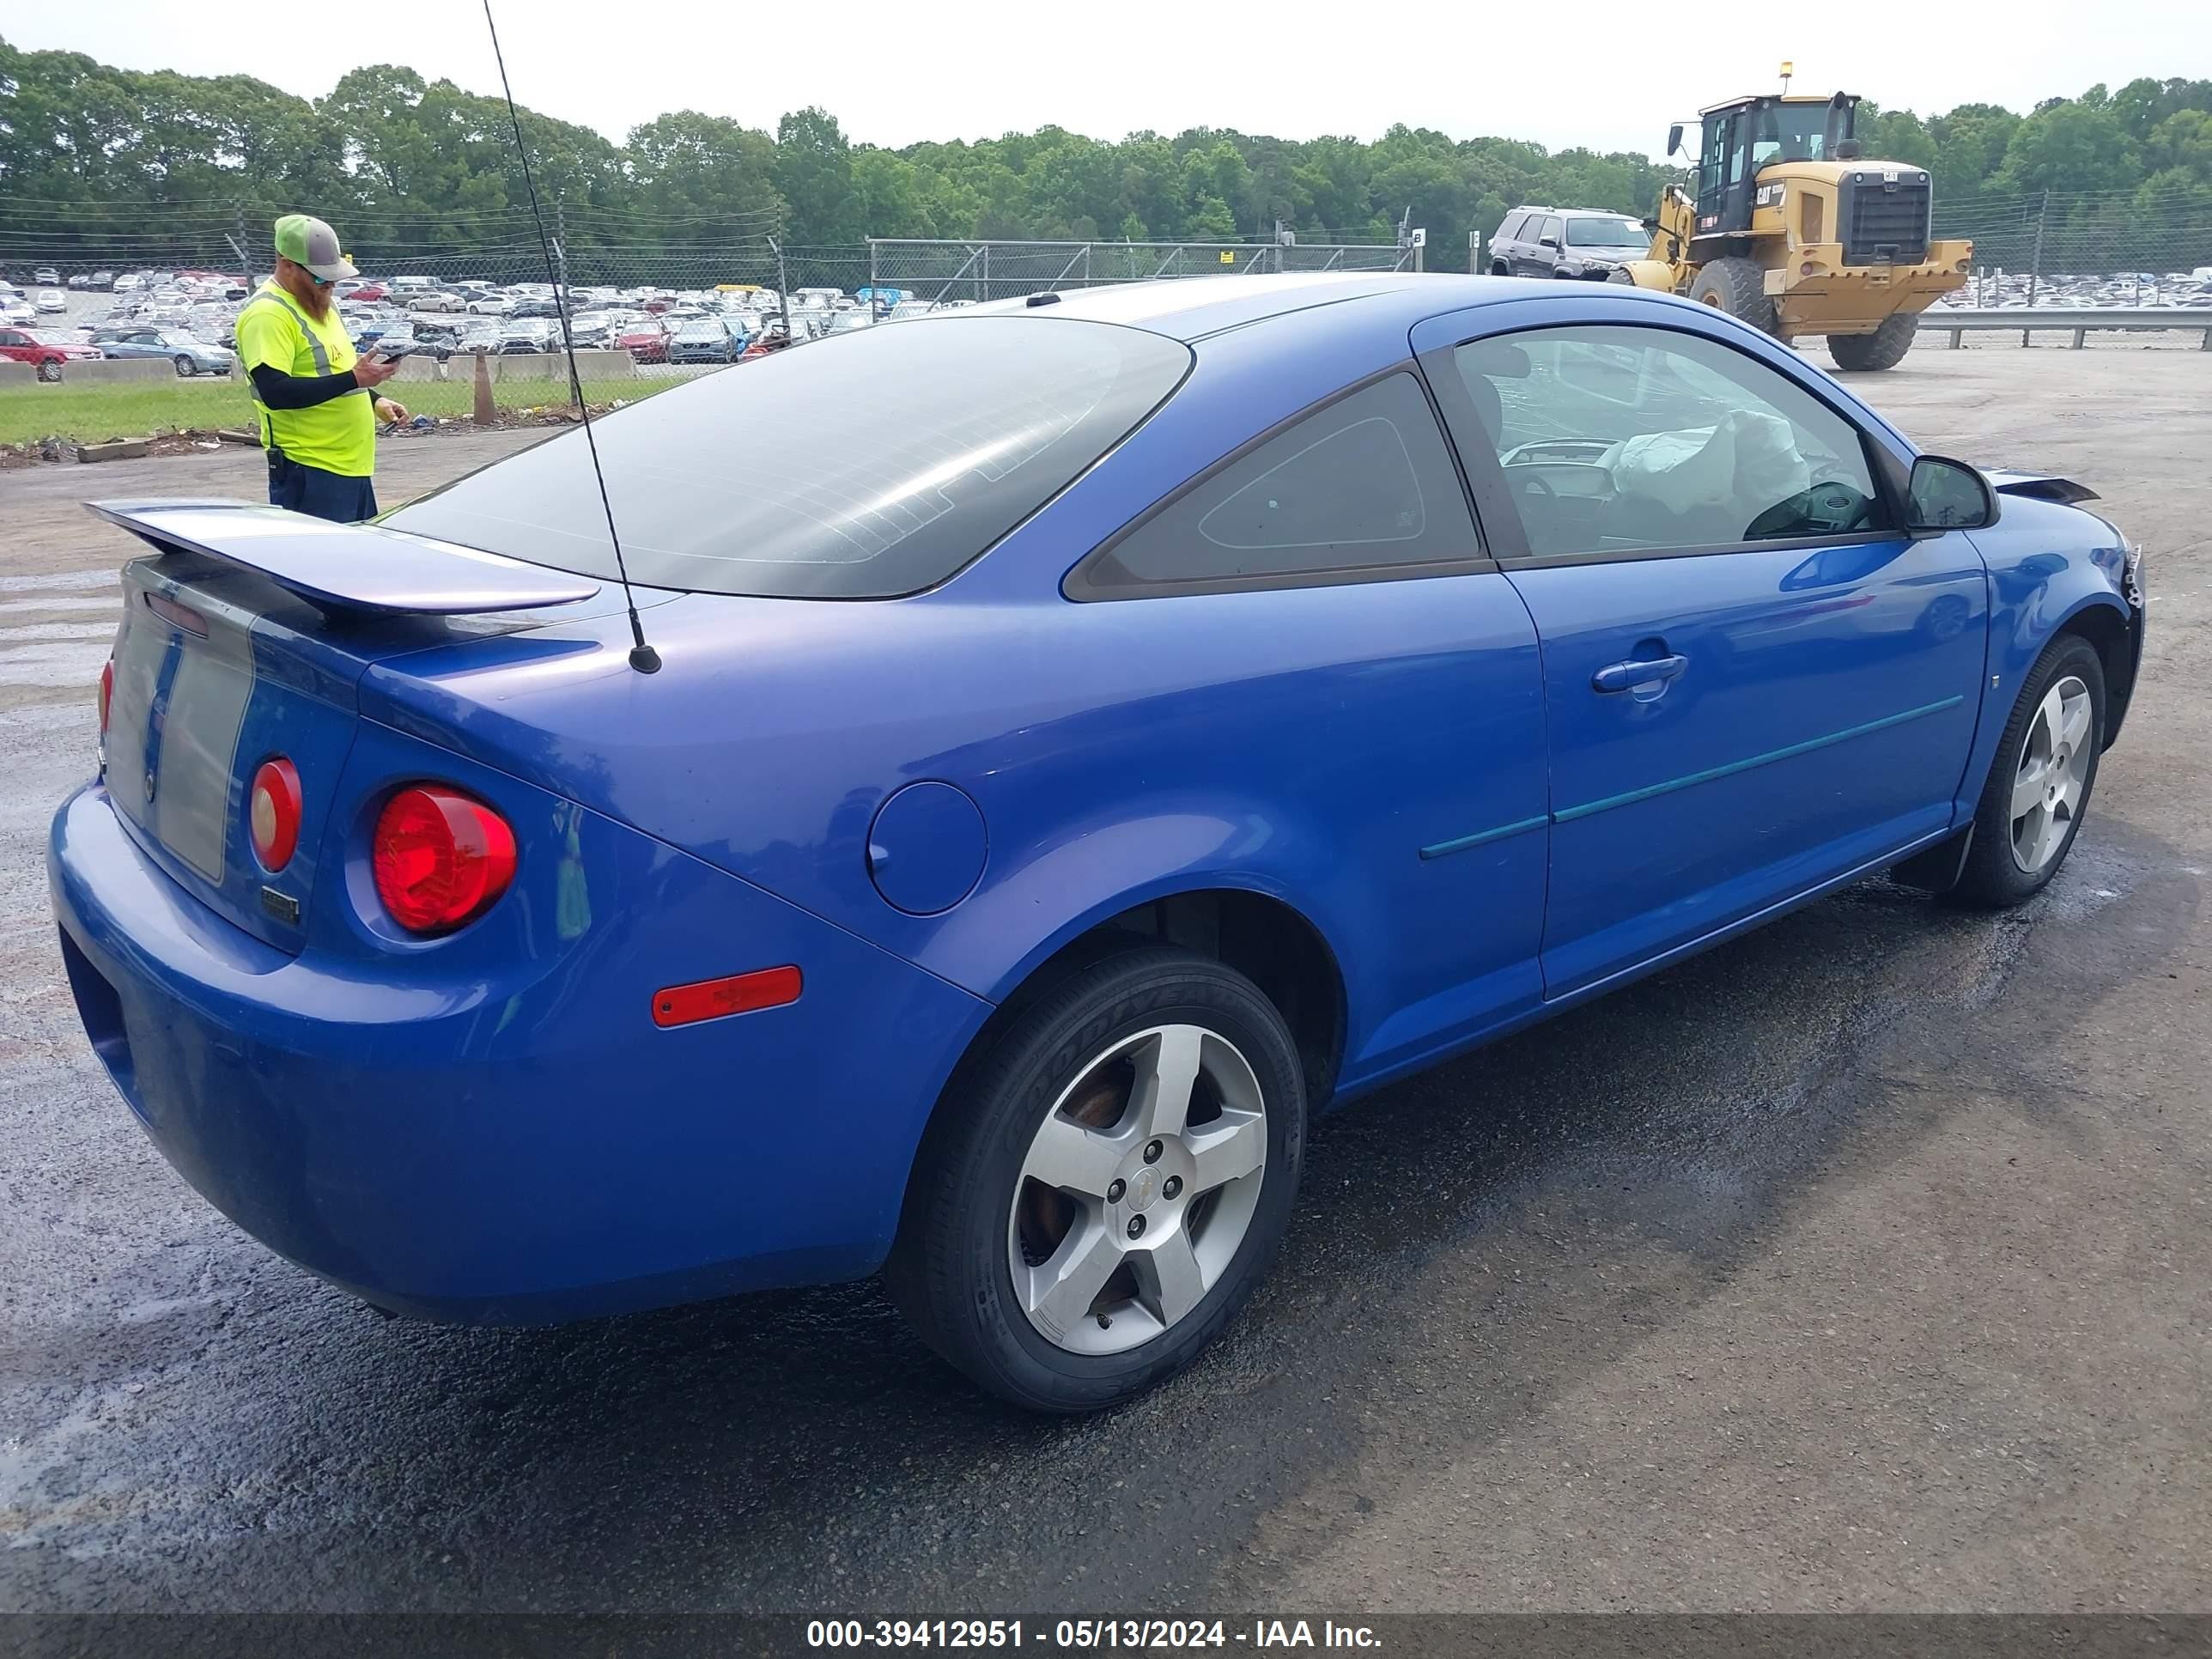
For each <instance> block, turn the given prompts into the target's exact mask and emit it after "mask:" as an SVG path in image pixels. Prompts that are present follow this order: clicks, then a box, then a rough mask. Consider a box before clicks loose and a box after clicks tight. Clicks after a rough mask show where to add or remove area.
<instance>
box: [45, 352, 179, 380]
mask: <svg viewBox="0 0 2212 1659" xmlns="http://www.w3.org/2000/svg"><path fill="white" fill-rule="evenodd" d="M178 378H179V377H178V374H177V367H176V365H175V364H174V363H173V362H170V361H169V360H168V359H167V357H102V358H100V359H99V360H98V361H97V362H82V363H64V364H63V365H62V380H63V381H64V383H65V384H67V385H70V386H88V385H97V386H107V385H109V384H112V382H114V381H117V380H176V379H178Z"/></svg>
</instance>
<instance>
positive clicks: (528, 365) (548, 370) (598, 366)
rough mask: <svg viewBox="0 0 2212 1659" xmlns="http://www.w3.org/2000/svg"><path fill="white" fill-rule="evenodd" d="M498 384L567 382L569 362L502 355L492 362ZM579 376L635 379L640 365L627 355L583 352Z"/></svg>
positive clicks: (536, 354) (538, 355)
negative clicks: (533, 381)
mask: <svg viewBox="0 0 2212 1659" xmlns="http://www.w3.org/2000/svg"><path fill="white" fill-rule="evenodd" d="M491 361H492V379H494V380H567V379H568V358H567V357H566V356H562V354H561V353H560V352H557V351H527V352H525V351H518V352H512V353H509V352H501V354H500V355H499V356H496V357H494V358H493V359H492V360H491ZM576 373H577V374H579V375H580V376H582V377H583V379H584V380H587V381H589V380H631V379H634V378H635V376H636V374H637V362H636V361H635V359H634V358H632V357H631V356H630V355H629V353H628V352H627V351H580V352H578V353H577V354H576Z"/></svg>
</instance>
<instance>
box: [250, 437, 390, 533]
mask: <svg viewBox="0 0 2212 1659" xmlns="http://www.w3.org/2000/svg"><path fill="white" fill-rule="evenodd" d="M269 504H270V506H271V507H290V508H291V509H292V511H294V512H295V513H309V514H311V515H313V517H315V518H318V519H329V520H333V521H334V522H336V523H338V524H359V523H360V522H361V521H362V520H363V519H373V518H374V517H375V516H376V490H375V489H374V486H373V485H372V484H371V483H369V481H368V479H367V478H349V477H346V476H345V475H344V474H343V473H340V472H325V471H323V469H322V468H320V467H319V466H302V465H300V463H299V462H297V461H295V460H294V459H292V458H291V457H290V456H289V455H283V454H278V453H275V452H273V451H272V452H271V453H270V457H269Z"/></svg>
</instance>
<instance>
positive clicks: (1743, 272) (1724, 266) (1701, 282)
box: [1690, 258, 1779, 334]
mask: <svg viewBox="0 0 2212 1659" xmlns="http://www.w3.org/2000/svg"><path fill="white" fill-rule="evenodd" d="M1690 297H1691V298H1692V300H1695V301H1697V302H1698V303H1699V305H1704V306H1711V307H1713V309H1714V310H1716V311H1725V312H1726V313H1728V314H1729V316H1731V317H1733V318H1735V319H1736V320H1737V321H1738V322H1740V323H1749V324H1750V325H1752V326H1753V328H1755V329H1757V330H1758V331H1759V332H1760V333H1762V334H1771V333H1773V332H1774V331H1775V329H1776V326H1777V325H1778V321H1779V319H1778V318H1777V316H1776V315H1775V310H1774V301H1772V300H1771V299H1769V298H1768V297H1767V293H1766V271H1765V267H1764V266H1762V265H1760V264H1759V262H1758V261H1757V260H1755V259H1743V258H1727V259H1715V260H1713V261H1712V262H1711V264H1705V265H1701V266H1699V270H1698V274H1697V275H1696V276H1694V277H1692V279H1691V281H1690Z"/></svg>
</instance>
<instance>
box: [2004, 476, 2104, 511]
mask: <svg viewBox="0 0 2212 1659" xmlns="http://www.w3.org/2000/svg"><path fill="white" fill-rule="evenodd" d="M1982 476H1983V477H1985V478H1987V479H1988V480H1989V481H1990V489H1994V490H1996V492H1997V494H1998V495H2024V496H2027V497H2030V498H2032V499H2033V500H2035V501H2057V503H2058V504H2059V505H2060V506H2062V507H2071V506H2073V505H2074V504H2075V502H2076V501H2095V500H2096V499H2097V492H2096V491H2095V490H2093V489H2090V488H2089V486H2088V485H2087V484H2078V483H2075V482H2074V480H2073V479H2071V478H2062V477H2057V475H2056V474H2055V473H2050V472H2005V471H1996V472H1986V471H1985V472H1984V473H1983V475H1982Z"/></svg>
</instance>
